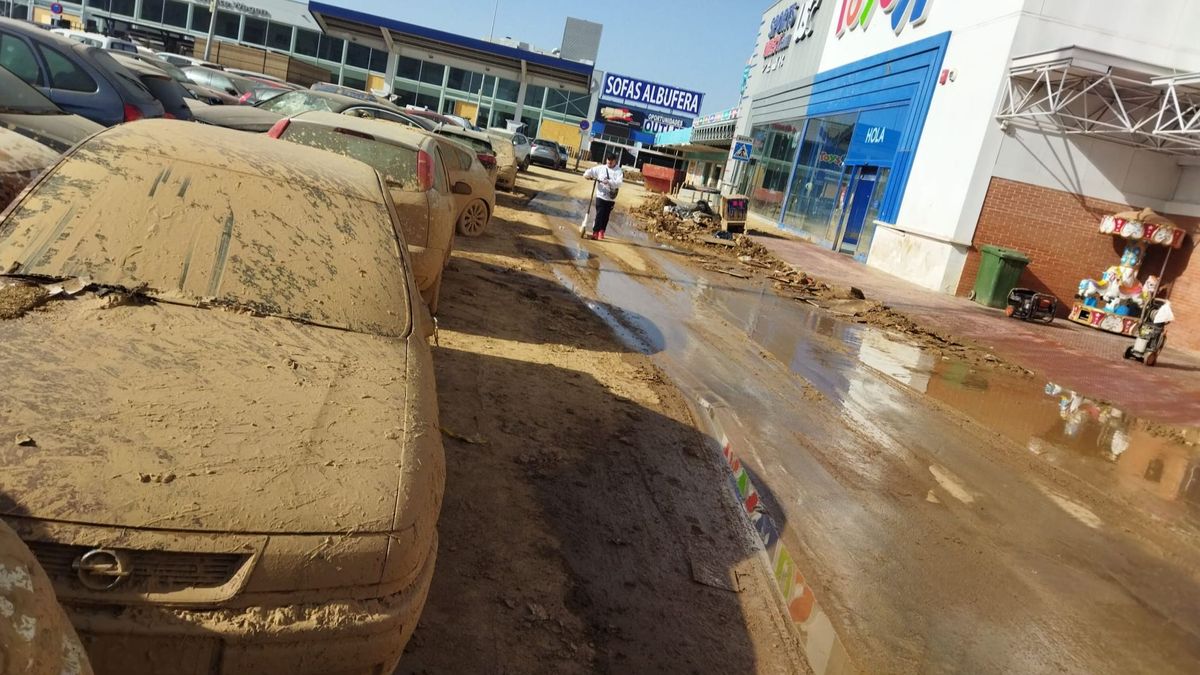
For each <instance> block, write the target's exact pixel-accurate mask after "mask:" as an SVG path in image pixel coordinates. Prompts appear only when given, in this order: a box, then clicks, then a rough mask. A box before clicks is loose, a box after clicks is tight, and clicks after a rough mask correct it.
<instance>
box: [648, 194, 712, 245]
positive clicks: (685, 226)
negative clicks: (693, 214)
mask: <svg viewBox="0 0 1200 675" xmlns="http://www.w3.org/2000/svg"><path fill="white" fill-rule="evenodd" d="M674 208H675V202H673V201H671V200H670V199H669V198H668V197H666V196H664V195H649V196H647V197H646V198H645V199H643V200H642V203H641V204H639V205H638V206H637V207H636V208H634V209H633V213H634V215H636V216H637V217H638V220H639V221H640V222H641V224H642V227H643V229H645V230H646V231H647V232H649V233H650V234H653V235H654V236H655V237H656V238H659V239H668V240H670V241H680V242H695V241H697V240H699V239H701V238H703V237H705V236H708V235H710V234H711V233H712V227H710V226H706V225H700V224H698V223H696V222H695V221H693V220H691V219H688V218H683V217H681V216H679V215H678V214H677V213H675V211H674Z"/></svg>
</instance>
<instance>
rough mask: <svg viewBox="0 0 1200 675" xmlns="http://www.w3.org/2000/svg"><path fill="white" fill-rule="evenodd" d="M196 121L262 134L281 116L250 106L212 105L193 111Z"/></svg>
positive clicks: (281, 117) (281, 116)
mask: <svg viewBox="0 0 1200 675" xmlns="http://www.w3.org/2000/svg"><path fill="white" fill-rule="evenodd" d="M192 114H193V115H195V116H196V121H198V122H204V123H205V124H213V125H216V126H218V127H225V128H227V129H237V130H238V131H254V132H264V131H270V129H271V126H272V125H273V124H275V123H276V122H278V121H279V120H281V119H283V115H280V114H279V113H274V112H271V111H270V110H263V109H262V108H255V107H254V106H252V105H214V106H206V107H202V108H199V109H197V110H193V111H192Z"/></svg>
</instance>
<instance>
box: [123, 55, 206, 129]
mask: <svg viewBox="0 0 1200 675" xmlns="http://www.w3.org/2000/svg"><path fill="white" fill-rule="evenodd" d="M112 57H113V59H114V60H116V62H117V63H119V64H121V66H123V67H124V68H125V69H126V70H128V71H129V72H131V73H133V76H134V77H136V78H137V79H138V81H139V82H141V83H142V86H143V87H145V88H146V89H147V90H148V91H149V92H150V93H151V94H153V95H154V98H156V99H158V102H159V103H161V104H162V107H163V117H166V118H168V119H175V120H183V121H185V122H190V121H192V111H191V109H190V108H188V99H191V98H192V93H191V92H189V91H188V90H187V89H184V88H183V85H181V84H179V83H178V82H176V81H175V80H174V79H172V78H171V76H170V75H168V74H167V71H165V70H162V69H161V68H156V67H154V66H152V65H150V64H148V63H143V62H142V61H139V60H138V59H136V58H134V55H133V54H122V53H118V52H113V55H112Z"/></svg>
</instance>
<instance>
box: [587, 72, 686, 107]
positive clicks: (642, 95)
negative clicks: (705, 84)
mask: <svg viewBox="0 0 1200 675" xmlns="http://www.w3.org/2000/svg"><path fill="white" fill-rule="evenodd" d="M600 97H601V98H605V99H608V100H612V101H620V102H622V103H626V104H628V105H634V106H653V107H655V108H666V109H668V110H674V111H675V112H679V113H682V114H684V115H687V116H689V117H696V116H698V115H699V114H700V104H701V103H703V102H704V94H700V93H697V92H694V91H688V90H687V89H680V88H678V87H670V86H667V85H665V84H656V83H654V82H647V81H645V80H639V79H636V78H632V77H626V76H624V75H617V74H615V73H608V74H606V75H605V76H604V89H603V90H601V94H600Z"/></svg>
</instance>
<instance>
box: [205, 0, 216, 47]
mask: <svg viewBox="0 0 1200 675" xmlns="http://www.w3.org/2000/svg"><path fill="white" fill-rule="evenodd" d="M216 33H217V0H212V2H210V3H208V39H207V40H205V41H204V60H205V61H207V60H209V58H211V55H212V41H213V35H216Z"/></svg>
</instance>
